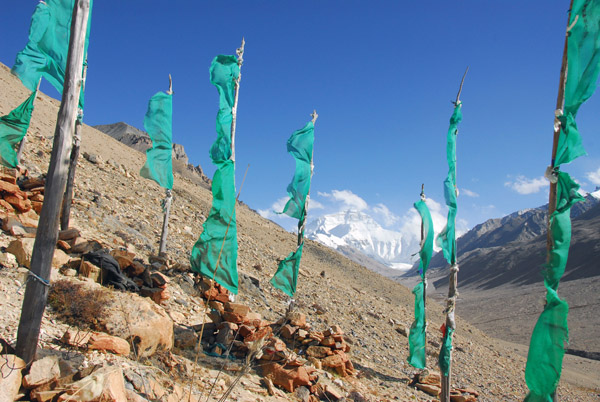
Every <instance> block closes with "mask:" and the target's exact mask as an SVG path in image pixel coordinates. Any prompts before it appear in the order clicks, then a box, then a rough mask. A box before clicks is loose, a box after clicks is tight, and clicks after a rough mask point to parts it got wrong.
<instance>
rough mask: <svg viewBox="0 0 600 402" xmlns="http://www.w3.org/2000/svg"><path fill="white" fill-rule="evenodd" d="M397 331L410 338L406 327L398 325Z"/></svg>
mask: <svg viewBox="0 0 600 402" xmlns="http://www.w3.org/2000/svg"><path fill="white" fill-rule="evenodd" d="M395 329H396V332H397V333H399V334H400V335H402V336H408V328H406V325H402V324H398V325H397V326H396V328H395Z"/></svg>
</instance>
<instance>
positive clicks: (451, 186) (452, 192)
mask: <svg viewBox="0 0 600 402" xmlns="http://www.w3.org/2000/svg"><path fill="white" fill-rule="evenodd" d="M461 106H462V103H461V102H460V101H459V102H458V103H457V104H456V106H455V107H454V113H452V117H451V118H450V127H449V128H448V136H447V145H446V159H447V160H448V177H446V180H444V198H445V199H446V205H447V206H448V222H447V223H446V226H445V227H444V228H443V229H442V231H441V232H440V234H439V235H438V237H437V238H436V245H437V246H438V247H441V248H442V251H443V253H444V257H445V258H446V261H448V263H449V264H454V263H456V228H455V224H456V209H457V204H456V195H457V194H456V191H457V190H456V135H457V134H458V124H459V123H460V121H461V120H462V113H461Z"/></svg>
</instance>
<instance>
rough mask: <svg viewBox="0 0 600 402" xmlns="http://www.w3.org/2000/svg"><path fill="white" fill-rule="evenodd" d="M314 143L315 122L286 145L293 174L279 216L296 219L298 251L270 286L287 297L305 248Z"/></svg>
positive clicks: (281, 265) (293, 289) (292, 290)
mask: <svg viewBox="0 0 600 402" xmlns="http://www.w3.org/2000/svg"><path fill="white" fill-rule="evenodd" d="M314 142H315V124H314V120H313V121H309V122H308V123H307V124H306V125H305V126H304V127H303V128H302V129H300V130H298V131H296V132H294V133H293V134H292V136H291V137H290V138H289V139H288V142H287V151H288V152H289V153H290V154H291V155H292V156H293V157H294V159H295V160H296V170H295V172H294V177H293V178H292V182H291V183H290V184H289V185H288V187H287V192H288V195H289V196H290V199H289V200H288V202H287V203H286V204H285V207H284V208H283V211H282V212H281V213H282V214H286V215H289V216H291V217H292V218H297V219H298V247H297V248H296V251H294V252H292V253H290V255H288V256H287V257H286V258H285V259H284V260H282V261H281V262H280V263H279V266H278V267H277V272H275V275H273V278H271V284H272V285H273V286H274V287H276V288H277V289H279V290H281V291H282V292H284V293H285V294H287V295H288V296H290V297H294V294H295V293H296V285H297V282H298V270H299V269H300V259H301V258H302V248H303V246H304V225H305V223H306V212H307V208H308V200H309V192H310V181H311V178H312V172H313V145H314Z"/></svg>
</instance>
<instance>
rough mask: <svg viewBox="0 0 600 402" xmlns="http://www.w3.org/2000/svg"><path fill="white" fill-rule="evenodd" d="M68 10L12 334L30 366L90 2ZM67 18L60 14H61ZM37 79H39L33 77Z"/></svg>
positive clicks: (80, 0) (44, 292) (46, 280)
mask: <svg viewBox="0 0 600 402" xmlns="http://www.w3.org/2000/svg"><path fill="white" fill-rule="evenodd" d="M74 3H75V6H74V7H73V9H72V18H71V19H70V21H71V31H70V39H69V45H68V52H67V58H66V69H65V76H64V91H63V94H62V101H61V104H60V108H59V111H58V116H57V120H56V131H55V133H54V144H53V147H52V154H51V155H50V166H49V167H48V173H47V176H46V186H45V190H44V204H43V206H42V211H41V213H40V220H39V224H38V230H37V234H36V239H35V244H34V246H33V252H32V256H31V269H30V271H29V277H28V280H27V282H26V283H27V286H26V288H25V296H24V298H23V308H22V310H21V317H20V320H19V328H18V332H17V347H16V351H17V355H18V356H19V357H20V358H22V359H23V360H25V362H26V363H27V364H30V363H31V362H32V361H33V359H34V357H35V353H36V348H37V343H38V339H39V334H40V327H41V323H42V316H43V313H44V309H45V308H46V299H47V296H48V288H49V286H50V269H51V266H52V256H53V254H54V250H55V248H56V241H57V240H58V224H59V212H60V204H61V202H62V199H63V194H64V192H65V187H66V181H67V165H68V160H69V154H70V152H71V147H72V145H73V139H72V137H73V129H74V126H75V120H76V118H77V116H76V114H77V107H78V104H79V103H80V102H79V95H80V93H81V81H82V80H81V72H82V70H83V62H84V60H85V58H84V49H85V42H87V38H88V35H86V31H87V26H88V17H89V13H90V9H91V4H90V3H91V1H90V0H76V1H75V2H74ZM61 11H63V13H66V11H65V10H61ZM38 79H39V77H38Z"/></svg>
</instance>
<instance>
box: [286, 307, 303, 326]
mask: <svg viewBox="0 0 600 402" xmlns="http://www.w3.org/2000/svg"><path fill="white" fill-rule="evenodd" d="M288 319H289V320H290V324H291V325H293V326H295V327H300V328H304V327H305V326H306V314H304V313H300V312H298V311H295V312H293V313H290V315H289V317H288Z"/></svg>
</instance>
